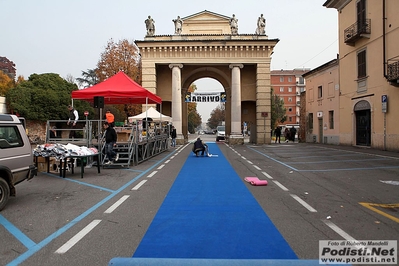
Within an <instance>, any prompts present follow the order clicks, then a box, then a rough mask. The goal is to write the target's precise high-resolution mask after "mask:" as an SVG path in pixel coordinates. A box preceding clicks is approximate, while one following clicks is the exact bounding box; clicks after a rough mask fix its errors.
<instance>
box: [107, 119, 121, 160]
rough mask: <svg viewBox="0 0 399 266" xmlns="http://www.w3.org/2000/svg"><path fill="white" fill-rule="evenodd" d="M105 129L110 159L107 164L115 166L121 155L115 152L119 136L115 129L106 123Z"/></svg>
mask: <svg viewBox="0 0 399 266" xmlns="http://www.w3.org/2000/svg"><path fill="white" fill-rule="evenodd" d="M104 129H105V133H104V135H105V153H106V155H107V158H108V162H106V163H105V164H113V163H114V162H116V161H118V160H119V154H118V153H116V152H115V151H114V147H115V146H116V142H117V140H118V135H117V134H116V131H115V129H114V128H113V127H110V126H109V123H108V122H104Z"/></svg>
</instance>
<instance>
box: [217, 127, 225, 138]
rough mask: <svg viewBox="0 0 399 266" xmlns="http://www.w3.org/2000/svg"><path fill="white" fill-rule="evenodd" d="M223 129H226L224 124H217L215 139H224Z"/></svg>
mask: <svg viewBox="0 0 399 266" xmlns="http://www.w3.org/2000/svg"><path fill="white" fill-rule="evenodd" d="M225 130H226V128H225V126H218V127H217V128H216V141H219V140H225V134H226V132H225Z"/></svg>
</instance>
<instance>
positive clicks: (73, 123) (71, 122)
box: [67, 105, 79, 139]
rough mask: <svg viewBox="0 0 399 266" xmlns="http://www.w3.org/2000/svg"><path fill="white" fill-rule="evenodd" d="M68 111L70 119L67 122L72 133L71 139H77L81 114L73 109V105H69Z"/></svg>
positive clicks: (70, 134)
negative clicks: (77, 124)
mask: <svg viewBox="0 0 399 266" xmlns="http://www.w3.org/2000/svg"><path fill="white" fill-rule="evenodd" d="M68 110H69V119H68V122H67V125H68V126H69V128H70V129H71V131H69V138H70V139H72V138H76V132H75V129H76V123H77V122H78V120H79V113H78V111H77V110H76V109H75V108H73V106H72V105H68Z"/></svg>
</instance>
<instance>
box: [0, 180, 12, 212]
mask: <svg viewBox="0 0 399 266" xmlns="http://www.w3.org/2000/svg"><path fill="white" fill-rule="evenodd" d="M9 197H10V187H9V186H8V183H7V181H5V180H4V179H3V178H1V177H0V211H1V210H2V209H3V208H4V207H5V206H6V204H7V201H8V198H9Z"/></svg>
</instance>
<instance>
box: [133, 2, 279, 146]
mask: <svg viewBox="0 0 399 266" xmlns="http://www.w3.org/2000/svg"><path fill="white" fill-rule="evenodd" d="M181 20H182V22H183V23H182V24H181V25H182V26H181V30H180V29H179V31H175V34H174V35H156V34H154V35H152V34H148V33H147V36H146V37H145V38H144V40H143V41H136V44H137V46H138V47H139V48H140V52H141V57H142V85H143V87H145V88H147V89H148V90H149V91H151V92H152V93H155V94H157V95H158V96H160V97H161V98H162V101H163V103H162V113H164V114H166V115H170V116H172V118H173V124H174V126H175V128H176V130H177V134H178V137H177V142H178V143H180V144H183V143H185V142H186V141H187V139H188V138H187V132H188V126H187V104H186V103H185V100H184V98H185V96H186V92H187V88H188V87H189V86H190V85H191V83H193V82H194V81H195V80H197V79H200V78H205V77H208V78H214V79H216V80H218V81H219V82H220V83H221V84H222V85H223V88H224V90H225V93H226V96H227V97H226V103H225V107H226V134H227V136H228V137H227V141H228V142H229V143H230V144H239V143H243V141H244V139H243V135H242V133H241V132H242V131H241V125H242V124H243V122H244V121H245V122H247V123H249V125H251V128H250V130H251V139H252V140H253V141H254V142H256V143H258V144H264V143H270V140H271V136H270V130H271V128H270V116H271V114H270V111H271V105H270V99H271V95H270V88H271V86H270V62H271V58H270V56H271V54H272V53H273V49H274V47H275V45H276V44H277V42H278V41H279V40H278V39H273V40H269V39H268V37H267V36H266V35H265V34H264V30H263V35H261V34H262V33H260V34H258V33H256V34H240V33H238V34H237V33H234V34H232V30H231V27H230V18H229V17H227V16H223V15H220V14H216V13H213V12H210V11H206V10H205V11H203V12H200V13H196V14H194V15H191V16H187V17H185V18H181ZM254 22H256V18H255V19H254ZM254 25H256V23H254ZM172 26H173V24H172V22H171V29H172ZM179 26H180V25H179ZM255 28H256V27H255ZM199 104H201V103H199ZM209 111H211V110H209ZM267 132H269V133H267Z"/></svg>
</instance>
